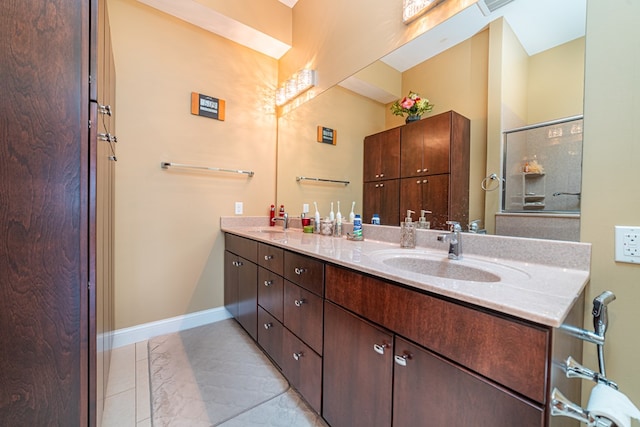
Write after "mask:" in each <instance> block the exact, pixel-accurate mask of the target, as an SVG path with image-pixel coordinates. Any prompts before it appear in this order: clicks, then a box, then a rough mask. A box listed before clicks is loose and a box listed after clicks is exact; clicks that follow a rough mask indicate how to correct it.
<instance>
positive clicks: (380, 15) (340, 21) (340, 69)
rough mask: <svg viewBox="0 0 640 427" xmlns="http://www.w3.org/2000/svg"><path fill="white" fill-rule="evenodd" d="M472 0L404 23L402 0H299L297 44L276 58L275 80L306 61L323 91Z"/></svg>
mask: <svg viewBox="0 0 640 427" xmlns="http://www.w3.org/2000/svg"><path fill="white" fill-rule="evenodd" d="M476 1H477V0H449V1H447V2H445V3H443V4H442V5H440V6H438V7H436V8H435V9H433V10H432V11H430V13H429V14H428V15H425V16H424V17H423V18H421V19H420V20H418V21H415V22H414V23H412V24H411V25H405V24H403V23H402V19H401V17H402V2H401V1H388V0H368V1H345V0H323V1H317V0H299V1H298V3H297V4H296V6H295V7H294V9H293V40H294V44H295V46H294V48H292V49H291V50H290V51H289V52H287V53H286V54H285V55H284V56H283V57H282V58H281V60H280V61H279V70H280V71H279V79H280V80H281V81H282V80H284V79H286V78H288V77H289V76H291V75H292V74H293V73H294V72H296V71H297V70H299V69H301V68H304V67H307V66H310V67H312V68H315V69H317V70H318V86H319V90H320V91H322V90H326V89H327V88H330V87H331V86H333V85H335V84H337V83H339V82H341V81H342V80H344V79H345V78H347V77H349V76H351V75H352V74H353V73H355V72H356V71H358V70H361V69H363V68H364V67H366V66H368V65H369V64H371V63H373V62H375V61H377V60H378V59H380V58H381V57H382V56H384V55H386V54H387V53H389V52H391V51H392V50H393V49H395V48H397V47H399V46H401V45H403V44H404V43H406V42H407V41H409V40H412V39H413V38H415V37H416V36H418V35H420V34H422V33H424V32H425V31H427V30H428V29H430V28H433V27H434V26H435V25H437V24H438V23H440V22H442V21H443V20H445V19H447V18H449V17H450V16H453V15H454V14H455V13H457V12H458V11H460V10H462V9H464V8H466V7H468V6H469V5H472V4H474V3H476ZM474 7H475V6H474Z"/></svg>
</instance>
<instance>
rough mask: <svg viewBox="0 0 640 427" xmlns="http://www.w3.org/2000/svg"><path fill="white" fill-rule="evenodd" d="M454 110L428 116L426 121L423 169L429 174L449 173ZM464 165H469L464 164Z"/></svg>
mask: <svg viewBox="0 0 640 427" xmlns="http://www.w3.org/2000/svg"><path fill="white" fill-rule="evenodd" d="M451 115H452V112H451V111H449V112H447V113H442V114H438V115H435V116H431V117H427V118H426V119H425V120H423V122H424V133H423V135H424V140H423V144H424V145H423V150H424V154H423V160H422V169H423V172H424V173H427V174H429V175H432V174H442V173H449V170H450V169H449V165H450V161H449V158H450V152H451ZM464 167H468V166H467V165H464Z"/></svg>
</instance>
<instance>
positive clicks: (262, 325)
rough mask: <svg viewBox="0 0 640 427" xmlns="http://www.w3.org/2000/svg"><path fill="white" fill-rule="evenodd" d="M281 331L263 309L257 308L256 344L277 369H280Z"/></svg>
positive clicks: (276, 321) (275, 320)
mask: <svg viewBox="0 0 640 427" xmlns="http://www.w3.org/2000/svg"><path fill="white" fill-rule="evenodd" d="M283 331H284V327H283V326H282V324H281V323H280V322H278V320H277V319H276V318H275V317H273V316H272V315H270V314H269V313H268V312H267V311H266V310H265V309H263V308H262V307H260V306H258V344H260V346H261V347H262V348H263V349H264V351H265V352H266V353H267V354H268V355H269V357H271V360H273V362H274V363H275V364H276V365H278V366H279V367H282V336H283V333H284V332H283Z"/></svg>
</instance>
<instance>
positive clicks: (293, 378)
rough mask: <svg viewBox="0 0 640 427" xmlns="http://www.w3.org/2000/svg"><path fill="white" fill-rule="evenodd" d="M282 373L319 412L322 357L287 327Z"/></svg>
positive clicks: (283, 342) (284, 332) (285, 329)
mask: <svg viewBox="0 0 640 427" xmlns="http://www.w3.org/2000/svg"><path fill="white" fill-rule="evenodd" d="M282 373H283V374H284V376H285V377H286V378H287V380H289V382H290V383H291V385H292V386H293V387H294V388H295V389H296V390H297V391H298V392H300V394H301V395H302V397H304V399H305V400H306V401H307V403H309V405H310V406H311V407H312V408H313V409H314V410H315V411H316V412H318V413H320V407H321V404H322V358H321V357H320V356H319V355H318V354H316V353H315V352H314V351H313V350H312V349H311V347H309V346H308V345H306V344H305V343H304V341H302V340H301V339H299V338H298V337H296V336H295V335H294V334H293V333H291V332H290V331H289V330H288V329H287V328H284V330H283V333H282Z"/></svg>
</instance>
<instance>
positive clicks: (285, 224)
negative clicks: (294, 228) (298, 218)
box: [271, 212, 289, 230]
mask: <svg viewBox="0 0 640 427" xmlns="http://www.w3.org/2000/svg"><path fill="white" fill-rule="evenodd" d="M271 221H273V222H274V223H275V222H276V221H282V229H283V230H286V229H287V228H289V214H287V213H286V212H285V213H284V215H282V216H277V217H275V218H272V219H271Z"/></svg>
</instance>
